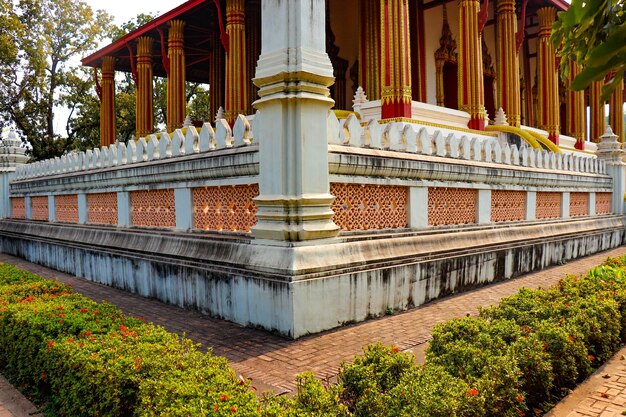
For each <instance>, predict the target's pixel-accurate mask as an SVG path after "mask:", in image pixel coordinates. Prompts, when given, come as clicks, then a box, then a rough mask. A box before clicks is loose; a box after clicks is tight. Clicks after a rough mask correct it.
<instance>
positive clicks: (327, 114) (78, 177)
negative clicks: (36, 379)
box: [0, 0, 626, 338]
mask: <svg viewBox="0 0 626 417" xmlns="http://www.w3.org/2000/svg"><path fill="white" fill-rule="evenodd" d="M566 7H567V4H566V3H563V2H562V1H561V0H522V1H516V0H497V1H496V2H495V3H494V2H493V1H489V0H483V1H482V3H480V2H479V1H478V0H452V1H446V0H430V1H426V0H361V1H357V0H327V1H325V0H260V1H259V0H223V1H222V0H190V1H188V2H186V3H184V4H182V5H180V6H178V7H177V8H175V9H173V10H172V11H170V12H168V13H166V14H164V15H162V16H160V17H158V18H156V19H154V20H153V21H152V22H150V23H148V24H146V25H144V26H142V27H140V28H138V29H137V30H135V31H133V32H131V33H129V34H127V35H126V36H124V37H122V38H121V39H118V40H117V41H115V42H114V43H112V44H110V45H108V46H106V47H104V48H102V49H101V50H99V51H97V52H95V53H94V54H92V55H90V56H88V57H86V58H84V59H83V63H84V65H87V66H91V67H93V68H94V69H95V76H96V79H97V81H98V82H97V91H98V94H99V95H100V98H101V118H100V121H101V147H100V148H98V149H93V150H91V149H90V150H87V151H85V152H79V153H69V154H67V155H63V156H61V157H59V158H54V159H49V160H45V161H37V162H34V163H29V164H24V163H23V162H24V161H23V160H22V159H21V158H17V159H16V158H9V157H6V158H0V201H1V202H2V204H0V251H3V252H5V253H9V254H14V255H17V256H22V257H24V258H26V259H28V260H29V261H31V262H37V263H41V264H43V265H46V266H48V267H52V268H56V269H58V270H62V271H65V272H69V273H72V274H74V275H77V276H79V277H83V278H85V279H88V280H92V281H96V282H100V283H104V284H106V285H111V286H115V287H119V288H123V289H126V290H128V291H132V292H134V293H137V294H140V295H142V296H146V297H153V298H157V299H160V300H162V301H165V302H167V303H171V304H176V305H179V306H181V307H186V308H193V309H196V310H199V311H201V312H203V313H206V314H210V315H213V316H216V317H220V318H223V319H227V320H231V321H234V322H236V323H240V324H242V325H247V326H254V327H258V328H262V329H266V330H268V331H273V332H277V333H279V334H282V335H285V336H287V337H292V338H297V337H301V336H304V335H307V334H310V333H315V332H320V331H323V330H327V329H332V328H334V327H338V326H341V325H343V324H346V323H354V322H358V321H363V320H367V319H368V318H371V317H377V316H379V315H382V314H385V312H386V311H389V310H390V309H392V310H405V309H408V308H413V307H415V306H419V305H422V304H424V303H427V302H429V301H431V300H434V299H437V298H439V297H444V296H446V295H449V294H453V293H455V292H459V291H464V290H467V289H469V288H473V287H476V286H479V285H484V284H486V283H489V282H494V281H499V280H506V279H510V278H513V277H517V276H520V275H522V274H524V273H526V272H529V271H534V270H540V269H542V268H545V267H548V266H550V265H554V264H557V263H562V262H565V261H567V260H569V259H575V258H578V257H582V256H586V255H589V254H592V253H596V252H599V251H602V250H605V249H608V248H613V247H617V246H620V245H623V244H624V242H625V237H626V216H625V215H624V213H625V212H626V210H625V203H624V195H625V193H626V154H625V150H624V149H623V148H622V145H623V144H622V143H621V142H623V140H624V126H623V117H624V112H623V102H624V96H623V95H624V91H623V87H620V88H619V89H617V90H616V92H615V93H614V94H613V97H612V98H611V100H610V102H609V103H608V104H609V109H610V111H609V123H608V125H607V124H606V123H605V118H604V112H605V103H602V102H601V101H600V98H599V97H600V95H599V94H600V88H601V87H602V84H601V83H600V82H598V83H595V84H594V85H593V86H592V88H591V89H590V91H588V92H584V91H580V92H576V91H571V90H569V89H568V85H569V81H568V80H561V79H559V73H558V62H557V60H556V57H555V52H554V49H553V47H552V45H551V43H550V42H549V37H550V32H551V27H552V23H553V22H554V21H555V19H556V13H557V11H558V10H563V9H565V8H566ZM580 70H581V69H580V68H577V67H576V66H574V71H573V73H574V74H575V73H576V72H577V71H580ZM116 71H124V72H129V73H132V74H133V79H134V80H135V82H136V86H137V95H136V97H137V123H136V139H135V140H129V141H128V142H123V141H117V140H116V132H115V85H114V78H115V72H116ZM153 77H167V123H166V124H167V126H166V129H165V131H161V132H156V129H155V128H156V126H155V123H154V114H153V111H154V109H153V107H154V106H153V103H152V100H153V92H152V87H153ZM186 81H193V82H199V83H206V84H208V85H209V86H210V106H211V108H210V113H209V114H211V115H213V114H215V115H216V117H215V119H214V120H189V119H188V118H187V115H186V114H185V109H186V101H185V85H186V84H185V83H186ZM587 108H590V111H589V112H587ZM588 113H589V115H590V116H589V117H587V114H588ZM587 120H589V124H590V126H586V121H587ZM588 132H589V133H588ZM15 143H16V138H14V137H12V138H11V139H9V140H6V141H5V142H3V143H2V146H0V151H1V152H0V154H4V155H9V156H10V155H15V154H17V153H18V152H17V151H16V149H14V147H15ZM0 156H1V155H0Z"/></svg>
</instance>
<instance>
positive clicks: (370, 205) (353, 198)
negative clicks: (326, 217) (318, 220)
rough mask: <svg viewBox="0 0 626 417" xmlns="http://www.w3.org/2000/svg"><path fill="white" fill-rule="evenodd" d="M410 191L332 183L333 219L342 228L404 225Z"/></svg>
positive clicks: (402, 226)
mask: <svg viewBox="0 0 626 417" xmlns="http://www.w3.org/2000/svg"><path fill="white" fill-rule="evenodd" d="M408 190H409V189H408V187H401V186H395V185H375V184H343V183H331V184H330V193H331V194H332V195H334V196H335V200H334V201H333V205H332V209H333V211H334V212H335V216H334V217H333V221H334V222H335V224H336V225H337V226H339V227H340V228H341V229H342V230H371V229H400V228H405V227H407V225H408V218H407V206H408V198H409V191H408Z"/></svg>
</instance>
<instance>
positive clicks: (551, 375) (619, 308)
mask: <svg viewBox="0 0 626 417" xmlns="http://www.w3.org/2000/svg"><path fill="white" fill-rule="evenodd" d="M625 320H626V257H623V258H619V259H608V260H607V261H606V262H604V264H603V265H601V266H599V267H597V268H595V269H593V270H591V271H589V273H588V274H587V275H586V276H584V277H582V278H577V277H572V276H569V277H566V278H564V279H562V280H561V281H560V282H559V283H558V285H556V286H555V287H554V288H551V289H548V290H529V289H525V288H523V289H521V290H520V291H519V292H518V293H517V294H515V295H513V296H511V297H508V298H505V299H503V300H502V301H501V302H500V304H499V305H498V306H495V307H489V308H485V309H481V311H480V314H479V315H478V317H464V318H461V319H455V320H450V321H448V322H446V323H443V324H440V325H437V326H436V327H435V328H434V330H433V340H432V342H431V344H430V346H429V348H428V350H427V353H426V364H425V365H421V366H418V365H416V364H415V363H414V360H413V356H412V355H409V354H404V353H402V352H398V350H397V349H394V348H392V347H384V346H381V345H375V346H369V347H367V348H366V349H365V352H364V354H363V355H362V356H358V357H356V358H355V360H354V362H352V363H350V364H343V365H342V367H341V370H340V375H339V382H338V384H337V385H335V386H333V387H331V389H328V390H325V392H326V396H327V397H329V398H328V400H327V401H325V402H322V403H320V402H319V401H317V402H314V401H310V398H311V394H310V391H313V392H315V391H316V390H317V391H319V384H320V383H319V382H317V381H315V380H314V379H313V378H312V377H311V376H310V375H309V376H308V377H307V379H306V381H305V382H306V383H304V384H301V385H300V386H299V393H298V394H297V395H296V396H295V397H294V398H293V399H291V400H290V401H289V402H288V404H285V405H284V407H285V408H286V409H294V408H296V409H298V410H300V413H299V414H293V415H300V416H322V415H341V416H377V417H378V416H390V417H391V416H394V417H396V416H398V417H409V416H433V417H444V416H456V417H465V416H467V417H470V416H472V417H478V416H487V417H496V416H497V417H502V416H510V417H514V416H515V417H519V416H523V415H526V414H527V413H528V414H536V413H538V412H541V410H544V411H545V410H547V409H549V408H551V407H552V405H553V404H554V403H555V402H556V401H558V400H559V399H560V398H562V397H563V396H564V395H565V394H567V392H568V390H569V389H571V388H573V387H574V386H576V384H577V383H579V382H580V381H582V380H583V379H584V378H586V377H587V376H588V375H589V374H590V373H591V372H592V371H593V369H594V367H596V366H598V365H600V364H601V363H603V362H604V361H606V360H607V359H608V358H609V357H611V355H612V354H613V353H614V352H615V351H616V350H617V349H618V348H619V347H620V345H622V344H623V343H624V342H625V341H626V338H625V334H626V325H625ZM317 397H318V398H319V397H320V395H318V396H317ZM334 402H336V403H337V404H338V406H337V407H334V408H333V410H334V413H333V414H331V413H329V412H328V411H327V409H326V408H328V407H329V405H328V404H333V403H334ZM339 406H340V407H343V408H341V409H340V408H338V407H339ZM325 407H326V408H325Z"/></svg>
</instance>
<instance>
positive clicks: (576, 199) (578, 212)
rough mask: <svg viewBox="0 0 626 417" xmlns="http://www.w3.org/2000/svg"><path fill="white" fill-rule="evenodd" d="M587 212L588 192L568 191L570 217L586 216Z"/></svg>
mask: <svg viewBox="0 0 626 417" xmlns="http://www.w3.org/2000/svg"><path fill="white" fill-rule="evenodd" d="M588 214H589V193H570V195H569V215H570V217H577V216H587V215H588Z"/></svg>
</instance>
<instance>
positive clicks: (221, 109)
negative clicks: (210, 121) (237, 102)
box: [215, 106, 225, 123]
mask: <svg viewBox="0 0 626 417" xmlns="http://www.w3.org/2000/svg"><path fill="white" fill-rule="evenodd" d="M224 116H225V112H224V107H222V106H220V107H219V109H217V113H215V123H219V121H220V120H222V119H223V118H224Z"/></svg>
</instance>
